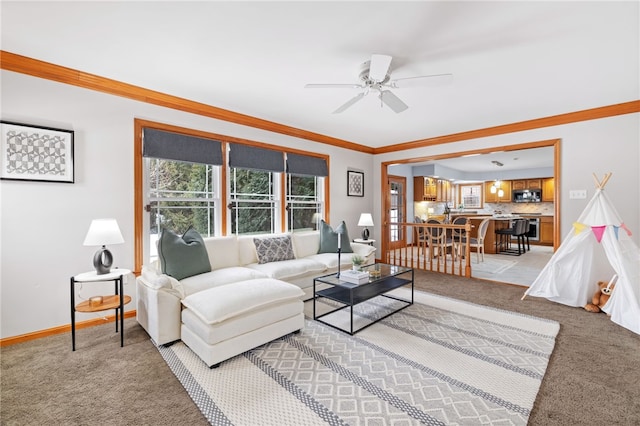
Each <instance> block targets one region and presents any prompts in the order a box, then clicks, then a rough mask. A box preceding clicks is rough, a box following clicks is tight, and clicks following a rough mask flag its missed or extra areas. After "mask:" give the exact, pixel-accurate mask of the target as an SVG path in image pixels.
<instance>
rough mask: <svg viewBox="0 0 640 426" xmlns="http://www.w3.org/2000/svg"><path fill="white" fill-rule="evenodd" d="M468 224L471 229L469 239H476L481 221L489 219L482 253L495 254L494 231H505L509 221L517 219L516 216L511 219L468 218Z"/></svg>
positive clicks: (509, 223) (491, 217)
mask: <svg viewBox="0 0 640 426" xmlns="http://www.w3.org/2000/svg"><path fill="white" fill-rule="evenodd" d="M468 218H469V222H471V225H472V226H473V228H472V229H471V237H472V238H476V237H477V236H478V227H479V226H480V222H482V220H483V219H486V218H490V219H491V220H490V221H489V226H488V227H487V233H486V235H485V236H484V252H485V253H488V254H496V253H497V251H496V231H497V230H498V229H506V228H509V227H510V226H511V221H512V220H514V219H517V218H518V217H517V216H513V217H495V216H468Z"/></svg>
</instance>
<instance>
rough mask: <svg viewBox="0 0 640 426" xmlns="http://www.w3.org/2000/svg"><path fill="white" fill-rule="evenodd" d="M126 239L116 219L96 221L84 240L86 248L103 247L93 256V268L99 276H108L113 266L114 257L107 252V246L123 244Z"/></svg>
mask: <svg viewBox="0 0 640 426" xmlns="http://www.w3.org/2000/svg"><path fill="white" fill-rule="evenodd" d="M122 243H124V238H122V233H120V227H119V226H118V222H117V221H116V220H115V219H94V220H92V221H91V226H89V231H88V232H87V236H86V237H85V239H84V243H83V245H85V246H102V248H100V249H99V250H98V251H97V252H96V254H95V255H94V256H93V266H94V267H95V268H96V273H97V274H98V275H103V274H108V273H109V272H110V271H111V265H113V255H112V254H111V252H110V251H109V250H107V248H106V245H107V244H122Z"/></svg>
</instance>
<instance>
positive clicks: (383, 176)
mask: <svg viewBox="0 0 640 426" xmlns="http://www.w3.org/2000/svg"><path fill="white" fill-rule="evenodd" d="M561 141H562V140H561V139H546V140H541V141H536V142H527V143H522V144H515V145H504V146H492V147H488V148H479V149H473V150H470V151H459V152H450V153H447V154H438V155H432V156H425V157H414V158H408V159H404V160H389V161H383V162H381V163H380V193H381V194H384V195H385V196H384V197H381V198H382V199H381V206H380V207H381V210H380V212H381V215H380V217H381V219H382V235H381V245H380V250H381V252H382V254H383V255H384V254H385V253H387V251H388V250H389V247H390V246H389V217H388V214H387V208H386V207H387V206H388V203H389V201H388V200H387V198H388V194H387V193H388V187H389V183H388V180H389V179H388V178H389V174H388V172H387V168H388V167H389V166H391V165H396V164H411V163H423V162H426V161H434V160H443V159H446V158H455V157H461V156H463V155H470V154H488V153H490V152H494V151H496V150H500V151H518V150H522V149H530V148H541V147H545V146H551V147H553V178H554V179H553V186H554V188H553V192H554V194H553V197H554V200H553V201H554V204H553V249H554V251H555V250H556V249H557V248H558V246H559V245H560V241H561V235H562V234H561V229H560V187H561V185H560V182H561V178H562V177H561V175H560V144H561Z"/></svg>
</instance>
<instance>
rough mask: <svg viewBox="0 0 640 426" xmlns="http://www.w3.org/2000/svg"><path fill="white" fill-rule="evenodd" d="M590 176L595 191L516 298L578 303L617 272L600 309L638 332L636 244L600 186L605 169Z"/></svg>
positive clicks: (638, 257)
mask: <svg viewBox="0 0 640 426" xmlns="http://www.w3.org/2000/svg"><path fill="white" fill-rule="evenodd" d="M593 177H594V179H595V181H596V193H595V195H594V196H593V198H592V199H591V201H589V203H588V204H587V206H586V207H585V209H584V211H583V212H582V214H581V215H580V217H579V218H578V220H577V221H576V222H575V223H574V224H573V229H572V230H571V232H570V233H569V234H568V235H567V236H566V237H565V239H564V241H563V242H562V244H561V245H560V247H559V248H558V250H557V251H556V252H555V253H554V255H553V256H552V257H551V259H550V260H549V262H548V263H547V265H546V266H545V267H544V269H543V270H542V272H540V275H538V277H537V278H536V280H535V281H534V282H533V284H531V286H530V287H529V288H528V289H527V291H526V292H525V294H524V296H523V297H522V298H523V299H524V298H525V297H526V296H527V295H530V296H538V297H545V298H547V299H549V300H552V301H554V302H558V303H562V304H565V305H569V306H577V307H583V306H585V305H586V304H587V303H588V302H590V301H591V298H592V296H593V294H594V293H595V292H596V291H597V290H598V285H597V283H598V281H606V282H611V281H613V279H612V278H611V277H615V276H616V275H617V281H616V282H615V288H614V289H613V291H612V293H611V297H610V298H609V301H608V302H607V303H606V305H604V307H603V308H602V310H603V311H604V312H606V313H607V314H609V315H610V316H611V321H613V322H615V323H616V324H619V325H621V326H622V327H625V328H628V329H629V330H631V331H633V332H634V333H637V334H640V249H639V248H638V246H637V244H636V243H635V242H634V241H633V239H632V238H631V231H630V230H629V229H628V228H627V227H626V226H625V224H624V222H623V221H622V220H621V219H620V216H619V215H618V212H617V211H616V209H615V208H614V207H613V205H612V204H611V201H610V200H609V198H608V197H607V194H606V193H605V191H604V186H605V185H606V183H607V181H608V180H609V178H610V177H611V173H607V174H606V175H605V176H604V178H603V179H602V181H599V180H598V178H597V176H596V175H595V174H594V176H593Z"/></svg>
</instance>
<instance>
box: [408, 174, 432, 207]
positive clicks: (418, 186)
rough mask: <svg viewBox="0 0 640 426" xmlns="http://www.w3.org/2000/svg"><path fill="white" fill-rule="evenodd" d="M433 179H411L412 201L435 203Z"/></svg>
mask: <svg viewBox="0 0 640 426" xmlns="http://www.w3.org/2000/svg"><path fill="white" fill-rule="evenodd" d="M435 200H436V182H435V179H432V178H428V177H424V176H416V177H414V178H413V201H435Z"/></svg>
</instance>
